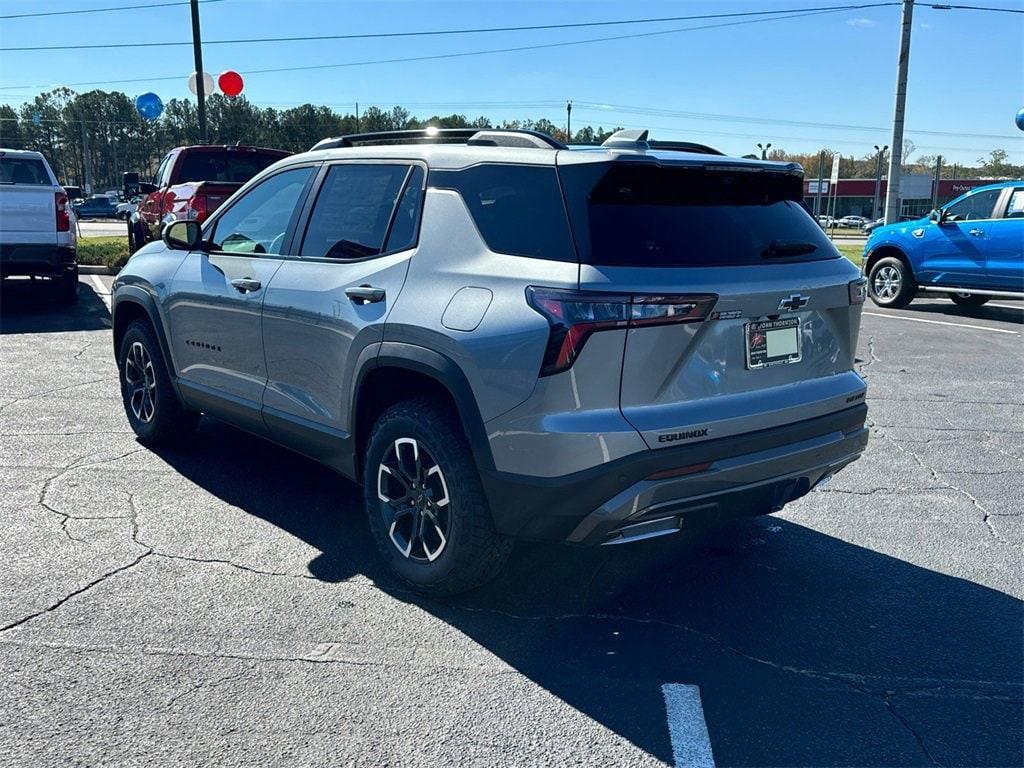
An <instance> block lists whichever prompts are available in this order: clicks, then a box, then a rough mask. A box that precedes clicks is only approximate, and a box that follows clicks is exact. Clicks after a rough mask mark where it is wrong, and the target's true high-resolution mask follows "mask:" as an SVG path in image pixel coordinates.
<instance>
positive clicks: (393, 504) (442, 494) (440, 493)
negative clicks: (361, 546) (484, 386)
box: [363, 398, 512, 596]
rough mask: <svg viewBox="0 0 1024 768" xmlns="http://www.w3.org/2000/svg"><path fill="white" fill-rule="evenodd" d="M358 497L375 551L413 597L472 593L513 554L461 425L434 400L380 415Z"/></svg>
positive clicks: (412, 402)
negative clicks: (495, 521) (499, 528)
mask: <svg viewBox="0 0 1024 768" xmlns="http://www.w3.org/2000/svg"><path fill="white" fill-rule="evenodd" d="M363 490H364V494H365V505H366V511H367V516H368V519H369V524H370V531H371V532H372V533H373V537H374V540H375V541H376V542H377V547H378V549H379V550H380V552H381V554H382V555H383V557H384V560H385V561H386V562H387V563H388V565H389V566H390V567H391V569H392V570H393V571H394V572H395V573H396V574H397V575H398V576H399V577H400V578H401V579H402V580H403V581H404V582H406V583H407V584H408V585H409V586H410V587H412V588H413V589H414V590H416V591H418V592H421V593H424V594H430V595H434V596H441V595H452V594H456V593H459V592H466V591H468V590H470V589H474V588H475V587H478V586H480V585H481V584H484V583H485V582H487V581H489V580H490V579H492V578H493V577H494V576H495V575H497V573H498V572H499V571H500V570H501V568H502V567H503V566H504V564H505V561H506V560H507V559H508V556H509V553H510V552H511V551H512V541H511V540H510V539H508V538H506V537H504V536H501V535H500V534H498V533H497V532H496V531H495V530H494V524H493V522H492V520H491V512H490V507H489V506H488V504H487V498H486V496H485V495H484V490H483V486H482V485H481V483H480V476H479V474H478V473H477V469H476V463H475V462H474V460H473V454H472V452H471V451H470V448H469V443H468V441H467V440H466V437H465V435H464V434H463V432H462V429H461V426H460V424H459V417H458V415H457V414H456V413H455V412H454V411H452V410H451V409H450V408H448V407H446V406H445V405H444V404H443V403H442V402H440V401H438V400H435V399H432V398H419V399H415V400H405V401H402V402H399V403H396V404H395V405H393V406H391V407H390V408H388V409H387V410H386V411H385V412H384V413H383V414H382V415H381V417H380V418H379V419H378V420H377V423H376V425H375V426H374V428H373V431H372V433H371V434H370V438H369V441H368V443H367V448H366V455H365V461H364V466H363Z"/></svg>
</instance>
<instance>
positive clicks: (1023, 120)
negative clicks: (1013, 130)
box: [1017, 107, 1024, 131]
mask: <svg viewBox="0 0 1024 768" xmlns="http://www.w3.org/2000/svg"><path fill="white" fill-rule="evenodd" d="M1017 127H1018V128H1020V129H1021V130H1022V131H1024V107H1021V108H1020V109H1018V110H1017Z"/></svg>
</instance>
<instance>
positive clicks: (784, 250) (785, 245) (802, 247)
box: [761, 240, 818, 259]
mask: <svg viewBox="0 0 1024 768" xmlns="http://www.w3.org/2000/svg"><path fill="white" fill-rule="evenodd" d="M816 250H818V246H816V245H815V244H814V243H808V242H804V241H802V240H772V241H771V242H770V243H768V245H767V247H766V248H765V249H764V250H763V251H761V256H763V257H764V258H766V259H777V258H780V257H782V256H802V255H803V254H806V253H814V252H815V251H816Z"/></svg>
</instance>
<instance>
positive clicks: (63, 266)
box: [0, 149, 78, 303]
mask: <svg viewBox="0 0 1024 768" xmlns="http://www.w3.org/2000/svg"><path fill="white" fill-rule="evenodd" d="M15 276H19V277H21V276H31V277H45V278H49V279H51V280H53V281H55V282H56V284H57V288H58V291H59V296H60V298H61V300H62V301H64V302H66V303H72V302H75V301H77V300H78V255H77V243H76V240H75V226H74V214H73V213H72V211H71V206H70V205H69V203H68V196H67V193H66V192H65V191H64V189H63V187H61V185H60V184H58V183H57V177H56V176H54V174H53V170H52V169H51V168H50V164H49V163H48V162H46V158H45V157H43V155H42V154H40V153H39V152H28V151H23V150H15V149H0V278H7V277H15Z"/></svg>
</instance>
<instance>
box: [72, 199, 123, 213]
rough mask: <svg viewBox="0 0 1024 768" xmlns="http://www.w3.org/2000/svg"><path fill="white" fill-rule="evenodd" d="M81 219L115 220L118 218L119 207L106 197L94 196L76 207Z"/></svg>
mask: <svg viewBox="0 0 1024 768" xmlns="http://www.w3.org/2000/svg"><path fill="white" fill-rule="evenodd" d="M74 209H75V215H76V216H77V217H78V218H79V219H113V218H116V217H117V206H116V205H115V204H114V201H113V200H111V199H110V198H109V197H107V196H106V195H93V196H92V197H90V198H88V199H87V200H83V201H82V202H81V203H79V204H77V205H75V206H74Z"/></svg>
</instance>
